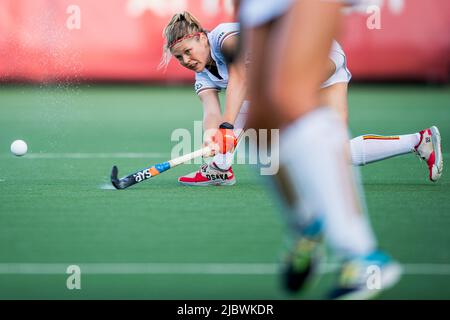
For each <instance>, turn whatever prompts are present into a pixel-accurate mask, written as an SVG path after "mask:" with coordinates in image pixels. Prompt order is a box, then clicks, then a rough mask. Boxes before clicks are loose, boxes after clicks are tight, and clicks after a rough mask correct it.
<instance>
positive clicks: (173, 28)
mask: <svg viewBox="0 0 450 320" xmlns="http://www.w3.org/2000/svg"><path fill="white" fill-rule="evenodd" d="M198 32H204V33H206V30H204V29H203V27H202V25H201V24H200V22H199V21H198V20H197V18H195V17H194V16H193V15H192V14H190V13H189V12H187V11H184V12H181V13H177V14H175V15H174V16H173V17H172V19H170V21H169V23H168V24H167V26H166V27H165V28H164V31H163V37H164V38H165V43H164V47H163V56H162V58H161V62H160V63H159V66H158V69H161V68H165V67H167V65H168V64H169V61H170V58H172V53H171V49H172V46H173V45H175V44H176V43H177V41H179V40H181V39H183V38H184V37H186V36H189V35H194V34H195V33H198Z"/></svg>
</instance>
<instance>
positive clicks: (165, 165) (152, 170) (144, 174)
mask: <svg viewBox="0 0 450 320" xmlns="http://www.w3.org/2000/svg"><path fill="white" fill-rule="evenodd" d="M243 133H244V130H241V132H240V134H239V136H238V138H237V141H238V142H239V141H240V139H241V137H242V136H243ZM236 148H237V147H236ZM210 153H211V147H210V146H207V147H203V148H201V149H199V150H197V151H194V152H191V153H188V154H185V155H183V156H180V157H178V158H175V159H171V160H169V161H166V162H161V163H158V164H155V165H153V166H151V167H147V168H145V169H142V170H139V171H137V172H135V173H132V174H130V175H128V176H126V177H123V178H122V179H119V178H118V177H117V175H118V174H119V169H118V168H117V166H113V168H112V171H111V183H112V185H113V186H114V187H115V188H116V189H118V190H121V189H126V188H128V187H130V186H132V185H134V184H136V183H139V182H142V181H145V180H147V179H150V178H152V177H154V176H157V175H158V174H160V173H162V172H164V171H167V170H169V169H172V168H174V167H176V166H178V165H180V164H182V163H185V162H188V161H190V160H192V159H195V158H197V157H200V156H207V155H209V154H210Z"/></svg>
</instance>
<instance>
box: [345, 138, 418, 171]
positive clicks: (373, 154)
mask: <svg viewBox="0 0 450 320" xmlns="http://www.w3.org/2000/svg"><path fill="white" fill-rule="evenodd" d="M419 141H420V134H419V133H414V134H407V135H402V136H379V135H373V134H370V135H368V134H366V135H363V136H359V137H356V138H353V139H352V140H350V150H351V154H352V163H353V164H354V165H357V166H361V165H365V164H367V163H371V162H375V161H380V160H383V159H387V158H391V157H395V156H398V155H402V154H406V153H410V152H412V151H413V150H414V147H415V146H416V145H417V144H418V143H419Z"/></svg>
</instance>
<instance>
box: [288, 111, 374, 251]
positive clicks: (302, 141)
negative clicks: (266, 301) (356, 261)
mask: <svg viewBox="0 0 450 320" xmlns="http://www.w3.org/2000/svg"><path fill="white" fill-rule="evenodd" d="M349 157H350V155H349V151H348V133H347V131H346V128H345V127H344V124H343V123H342V120H341V119H340V118H339V116H338V115H337V114H336V113H335V111H333V110H331V109H329V108H319V109H316V110H314V111H311V112H309V113H308V114H307V115H305V116H303V117H302V118H300V119H297V120H296V121H295V122H294V123H292V124H291V125H290V126H289V127H287V128H286V129H285V130H283V131H282V132H281V136H280V163H281V164H282V167H283V168H282V171H283V173H284V177H285V178H288V181H287V185H289V186H290V190H288V191H289V192H287V194H290V196H289V197H287V198H291V199H294V201H293V203H292V204H291V207H294V209H295V211H296V214H297V220H298V221H297V225H299V226H303V227H304V228H306V227H307V226H308V224H309V223H311V222H312V221H316V220H317V219H320V218H322V219H323V221H324V234H325V237H326V239H327V240H328V241H329V244H330V246H331V247H332V248H333V249H335V250H336V253H340V254H344V255H351V256H353V255H365V254H368V253H370V252H371V251H372V250H373V249H374V248H375V245H376V244H375V238H374V236H373V234H372V230H371V228H370V226H369V223H368V221H367V217H366V215H365V204H364V199H362V198H361V196H360V195H359V194H358V192H359V191H360V188H361V187H360V185H358V184H357V180H356V179H355V176H354V172H353V170H352V167H351V166H350V165H349ZM281 179H282V178H281ZM285 182H286V181H285ZM285 184H286V183H285ZM287 189H289V188H287ZM285 190H286V189H285ZM285 194H286V193H285Z"/></svg>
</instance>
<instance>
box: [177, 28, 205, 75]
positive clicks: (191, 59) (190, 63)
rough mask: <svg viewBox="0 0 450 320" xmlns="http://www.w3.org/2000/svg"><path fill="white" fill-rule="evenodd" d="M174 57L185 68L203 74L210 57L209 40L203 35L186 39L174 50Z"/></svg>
mask: <svg viewBox="0 0 450 320" xmlns="http://www.w3.org/2000/svg"><path fill="white" fill-rule="evenodd" d="M172 55H173V56H174V57H175V58H176V59H177V60H178V62H179V63H180V64H181V65H182V66H183V67H185V68H188V69H189V70H192V71H195V72H201V71H203V69H205V66H206V64H207V62H208V60H209V57H210V51H209V44H208V38H207V37H206V35H205V34H204V33H202V34H201V35H200V36H198V37H194V38H190V39H185V40H183V41H181V42H180V43H177V44H176V45H175V46H174V47H173V48H172Z"/></svg>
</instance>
